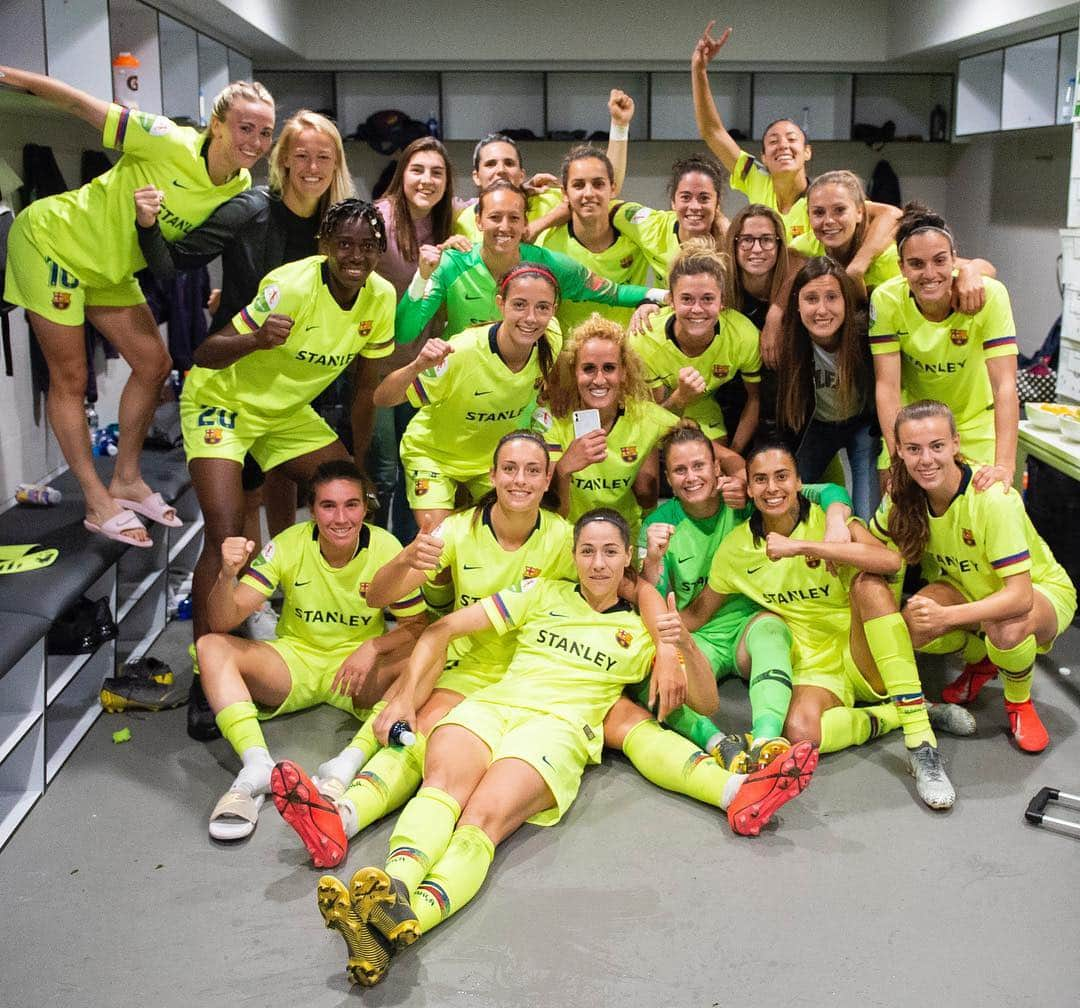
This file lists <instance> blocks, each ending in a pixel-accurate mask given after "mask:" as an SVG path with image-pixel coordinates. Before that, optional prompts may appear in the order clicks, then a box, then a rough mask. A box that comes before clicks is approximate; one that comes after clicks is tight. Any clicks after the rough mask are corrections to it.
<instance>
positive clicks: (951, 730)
mask: <svg viewBox="0 0 1080 1008" xmlns="http://www.w3.org/2000/svg"><path fill="white" fill-rule="evenodd" d="M926 716H927V717H928V718H929V719H930V726H931V727H932V728H934V729H935V730H936V731H943V732H945V733H946V734H948V735H959V736H960V737H962V738H966V737H967V736H969V735H974V734H975V731H976V725H975V715H974V714H972V713H971V711H969V710H968V709H967V708H966V707H961V706H959V705H958V704H952V703H929V702H928V703H927V704H926Z"/></svg>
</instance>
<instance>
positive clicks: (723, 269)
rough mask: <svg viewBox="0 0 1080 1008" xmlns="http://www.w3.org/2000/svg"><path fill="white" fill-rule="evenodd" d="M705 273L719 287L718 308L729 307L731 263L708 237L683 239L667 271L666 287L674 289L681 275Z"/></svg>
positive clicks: (689, 275) (688, 275)
mask: <svg viewBox="0 0 1080 1008" xmlns="http://www.w3.org/2000/svg"><path fill="white" fill-rule="evenodd" d="M702 274H707V275H708V276H711V277H712V278H713V279H714V280H715V281H716V286H717V287H719V288H720V308H721V310H723V309H724V308H727V307H729V304H728V294H729V291H730V285H731V263H730V260H729V259H728V255H727V253H726V252H722V251H721V250H720V248H719V247H718V246H717V245H716V243H715V242H712V241H710V240H709V239H708V238H691V239H689V240H688V241H684V242H683V243H682V245H681V246H680V247H679V251H678V252H677V253H676V254H675V258H674V259H673V260H672V262H671V269H670V270H669V271H668V288H669V289H670V290H674V289H675V282H676V281H677V280H681V279H682V278H683V277H691V276H701V275H702Z"/></svg>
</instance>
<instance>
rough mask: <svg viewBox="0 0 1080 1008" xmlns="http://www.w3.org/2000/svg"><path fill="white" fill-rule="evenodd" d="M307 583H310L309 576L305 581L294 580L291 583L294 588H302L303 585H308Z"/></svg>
mask: <svg viewBox="0 0 1080 1008" xmlns="http://www.w3.org/2000/svg"><path fill="white" fill-rule="evenodd" d="M309 584H311V578H308V579H307V580H306V581H296V582H294V583H293V587H294V588H303V587H304V585H309Z"/></svg>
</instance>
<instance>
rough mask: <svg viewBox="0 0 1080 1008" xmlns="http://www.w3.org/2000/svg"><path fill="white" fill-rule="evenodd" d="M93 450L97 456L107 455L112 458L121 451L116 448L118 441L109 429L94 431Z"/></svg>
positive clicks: (102, 428) (103, 428)
mask: <svg viewBox="0 0 1080 1008" xmlns="http://www.w3.org/2000/svg"><path fill="white" fill-rule="evenodd" d="M93 450H94V454H95V455H107V456H109V457H110V458H111V457H112V456H114V455H115V454H116V453H117V451H119V449H118V448H117V447H116V439H115V438H114V437H113V433H112V431H110V430H109V429H108V428H107V427H101V428H98V429H97V430H96V431H94V442H93Z"/></svg>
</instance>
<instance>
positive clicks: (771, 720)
mask: <svg viewBox="0 0 1080 1008" xmlns="http://www.w3.org/2000/svg"><path fill="white" fill-rule="evenodd" d="M746 650H747V651H748V652H749V654H750V717H751V724H750V731H751V733H752V734H753V736H754V738H756V739H757V738H777V737H778V736H781V735H783V734H784V721H785V720H786V719H787V712H788V705H789V704H790V703H791V631H790V630H789V629H788V628H787V625H786V624H785V623H784V621H783V620H780V619H773V618H765V619H758V620H756V621H755V622H754V623H752V624H751V625H750V627H749V629H748V630H747V631H746Z"/></svg>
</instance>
